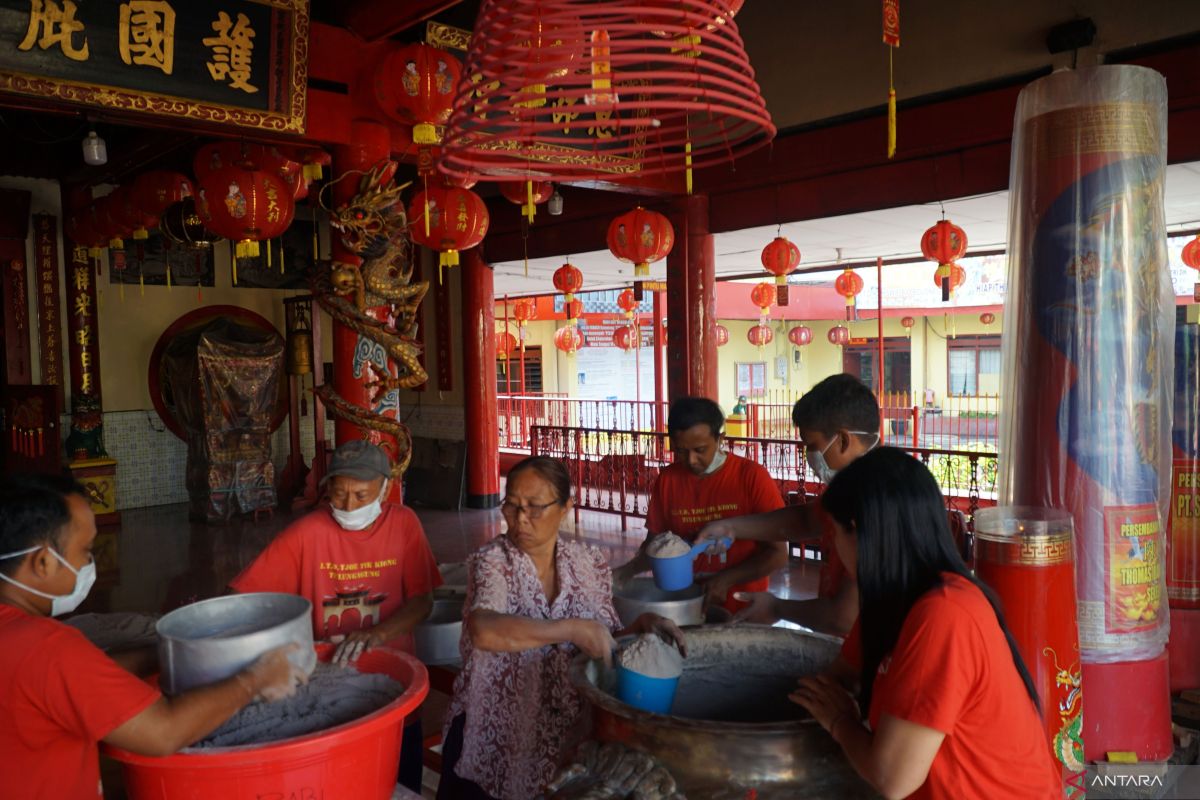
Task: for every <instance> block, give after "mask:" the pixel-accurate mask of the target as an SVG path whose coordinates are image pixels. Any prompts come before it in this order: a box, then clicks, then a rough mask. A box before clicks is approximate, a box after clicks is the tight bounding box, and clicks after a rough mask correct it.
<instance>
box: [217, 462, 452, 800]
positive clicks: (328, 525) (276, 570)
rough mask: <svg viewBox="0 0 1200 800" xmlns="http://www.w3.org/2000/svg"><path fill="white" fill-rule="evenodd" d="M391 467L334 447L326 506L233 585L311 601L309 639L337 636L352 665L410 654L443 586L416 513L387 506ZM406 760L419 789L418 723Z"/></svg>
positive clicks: (286, 533) (405, 776) (340, 655)
mask: <svg viewBox="0 0 1200 800" xmlns="http://www.w3.org/2000/svg"><path fill="white" fill-rule="evenodd" d="M390 474H391V462H390V461H389V459H388V457H387V454H386V453H385V452H384V451H383V450H382V449H381V448H379V447H377V446H376V445H374V444H371V443H370V442H367V441H362V440H357V441H352V442H346V443H345V444H343V445H342V446H341V447H339V448H337V450H335V451H334V454H333V460H332V462H331V463H330V466H329V472H328V473H327V474H326V475H325V478H324V484H325V486H326V490H327V494H328V498H329V505H328V506H327V507H322V508H319V509H317V510H316V511H313V512H311V513H309V514H307V515H305V516H304V517H301V518H300V519H298V520H296V521H295V522H293V523H292V524H291V525H289V526H288V527H287V528H285V529H284V530H283V531H281V532H280V533H279V535H278V536H276V537H275V539H274V541H272V542H271V544H270V545H268V546H267V548H266V549H265V550H264V551H263V552H262V554H260V555H259V556H258V558H256V559H255V560H254V562H253V563H252V564H250V566H249V567H247V568H246V569H245V571H243V572H242V574H240V575H238V576H237V577H236V578H234V580H233V582H232V583H231V584H230V586H231V588H232V589H233V590H234V591H237V592H287V593H289V594H298V595H300V596H302V597H306V598H308V600H309V601H310V602H311V603H312V607H313V637H314V638H316V639H335V640H337V639H338V638H340V637H344V638H341V640H340V643H339V644H338V647H337V650H335V651H334V656H333V660H334V662H335V663H339V664H350V663H352V662H354V661H355V660H357V658H358V657H359V655H361V654H362V653H363V652H364V651H365V650H368V649H370V648H372V647H375V646H377V645H387V646H388V647H393V648H397V649H400V650H404V651H405V652H408V653H412V652H413V638H412V630H413V628H415V627H416V626H417V625H418V624H419V623H420V622H421V621H423V620H424V619H425V618H426V617H428V616H429V612H430V610H431V609H432V608H433V590H434V589H436V588H437V587H438V586H440V585H441V583H442V577H441V574H440V573H439V572H438V568H437V562H436V561H435V560H434V558H433V553H432V552H431V551H430V549H429V542H428V541H427V540H426V538H425V531H424V529H423V528H422V527H421V522H420V520H419V519H417V515H416V514H414V513H413V512H412V509H410V508H407V507H406V506H402V505H397V504H394V503H390V502H386V501H385V498H386V497H387V493H388V490H389V489H390V486H391V483H390V478H389V476H390ZM409 719H410V723H409V724H408V726H407V727H406V729H405V732H404V742H403V747H402V750H401V754H400V776H399V778H400V783H402V784H403V785H404V786H405V787H406V788H408V789H411V790H413V791H417V792H419V791H420V788H421V783H420V782H421V735H420V734H421V731H420V716H419V715H416V714H414V715H412V716H411V717H410V718H409Z"/></svg>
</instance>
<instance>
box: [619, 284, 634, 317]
mask: <svg viewBox="0 0 1200 800" xmlns="http://www.w3.org/2000/svg"><path fill="white" fill-rule="evenodd" d="M639 305H640V303H639V301H638V299H637V298H636V297H634V296H633V289H625V290H624V291H622V292H621V293H620V294H619V295H617V307H618V308H619V309H621V310H622V311H624V312H625V318H626V319H633V313H634V312H635V311H637V307H638V306H639Z"/></svg>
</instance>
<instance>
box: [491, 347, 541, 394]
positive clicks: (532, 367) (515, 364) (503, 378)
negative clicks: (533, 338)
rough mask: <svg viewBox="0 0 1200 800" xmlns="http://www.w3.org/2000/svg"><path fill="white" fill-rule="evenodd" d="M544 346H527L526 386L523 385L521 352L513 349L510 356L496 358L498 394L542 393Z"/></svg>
mask: <svg viewBox="0 0 1200 800" xmlns="http://www.w3.org/2000/svg"><path fill="white" fill-rule="evenodd" d="M541 392H542V348H541V346H540V345H534V346H531V347H526V348H525V386H524V388H522V387H521V354H520V352H519V351H518V350H515V349H514V350H513V351H512V353H511V354H510V355H509V357H508V358H497V359H496V393H497V394H522V393H524V394H541Z"/></svg>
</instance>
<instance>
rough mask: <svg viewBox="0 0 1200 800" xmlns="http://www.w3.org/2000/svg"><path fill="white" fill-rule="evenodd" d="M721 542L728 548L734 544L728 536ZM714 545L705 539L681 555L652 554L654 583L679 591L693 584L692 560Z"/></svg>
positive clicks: (651, 567)
mask: <svg viewBox="0 0 1200 800" xmlns="http://www.w3.org/2000/svg"><path fill="white" fill-rule="evenodd" d="M720 542H721V544H722V545H724V546H725V548H726V549H728V548H729V546H730V545H732V544H733V540H732V539H730V538H728V537H724V538H722V539H720ZM712 545H713V542H711V541H703V542H700V543H699V544H695V545H692V549H691V550H690V551H689V552H687V553H684V554H683V555H680V556H671V557H669V558H656V557H655V556H650V571H651V572H652V573H654V585H655V586H657V587H658V588H659V589H662V590H663V591H664V592H677V591H679V590H680V589H686V588H688V587H689V586H691V585H692V562H693V561H695V560H696V558H697V557H698V556H699V555H700V554H701V553H703V552H704V551H705V550H707V549H708V548H710V547H712Z"/></svg>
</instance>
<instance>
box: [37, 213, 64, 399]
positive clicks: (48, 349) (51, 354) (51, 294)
mask: <svg viewBox="0 0 1200 800" xmlns="http://www.w3.org/2000/svg"><path fill="white" fill-rule="evenodd" d="M33 253H34V276H35V277H34V280H35V281H36V284H35V292H36V294H37V311H38V344H39V351H40V355H41V364H42V381H41V382H42V383H43V384H45V385H48V386H57V387H58V392H59V407H60V408H61V407H62V387H63V376H62V342H61V341H60V340H59V336H60V331H61V330H62V327H61V326H62V318H61V317H59V295H60V287H59V282H58V222H57V220H56V219H55V218H54V217H52V216H51V215H49V214H34V215H33Z"/></svg>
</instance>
